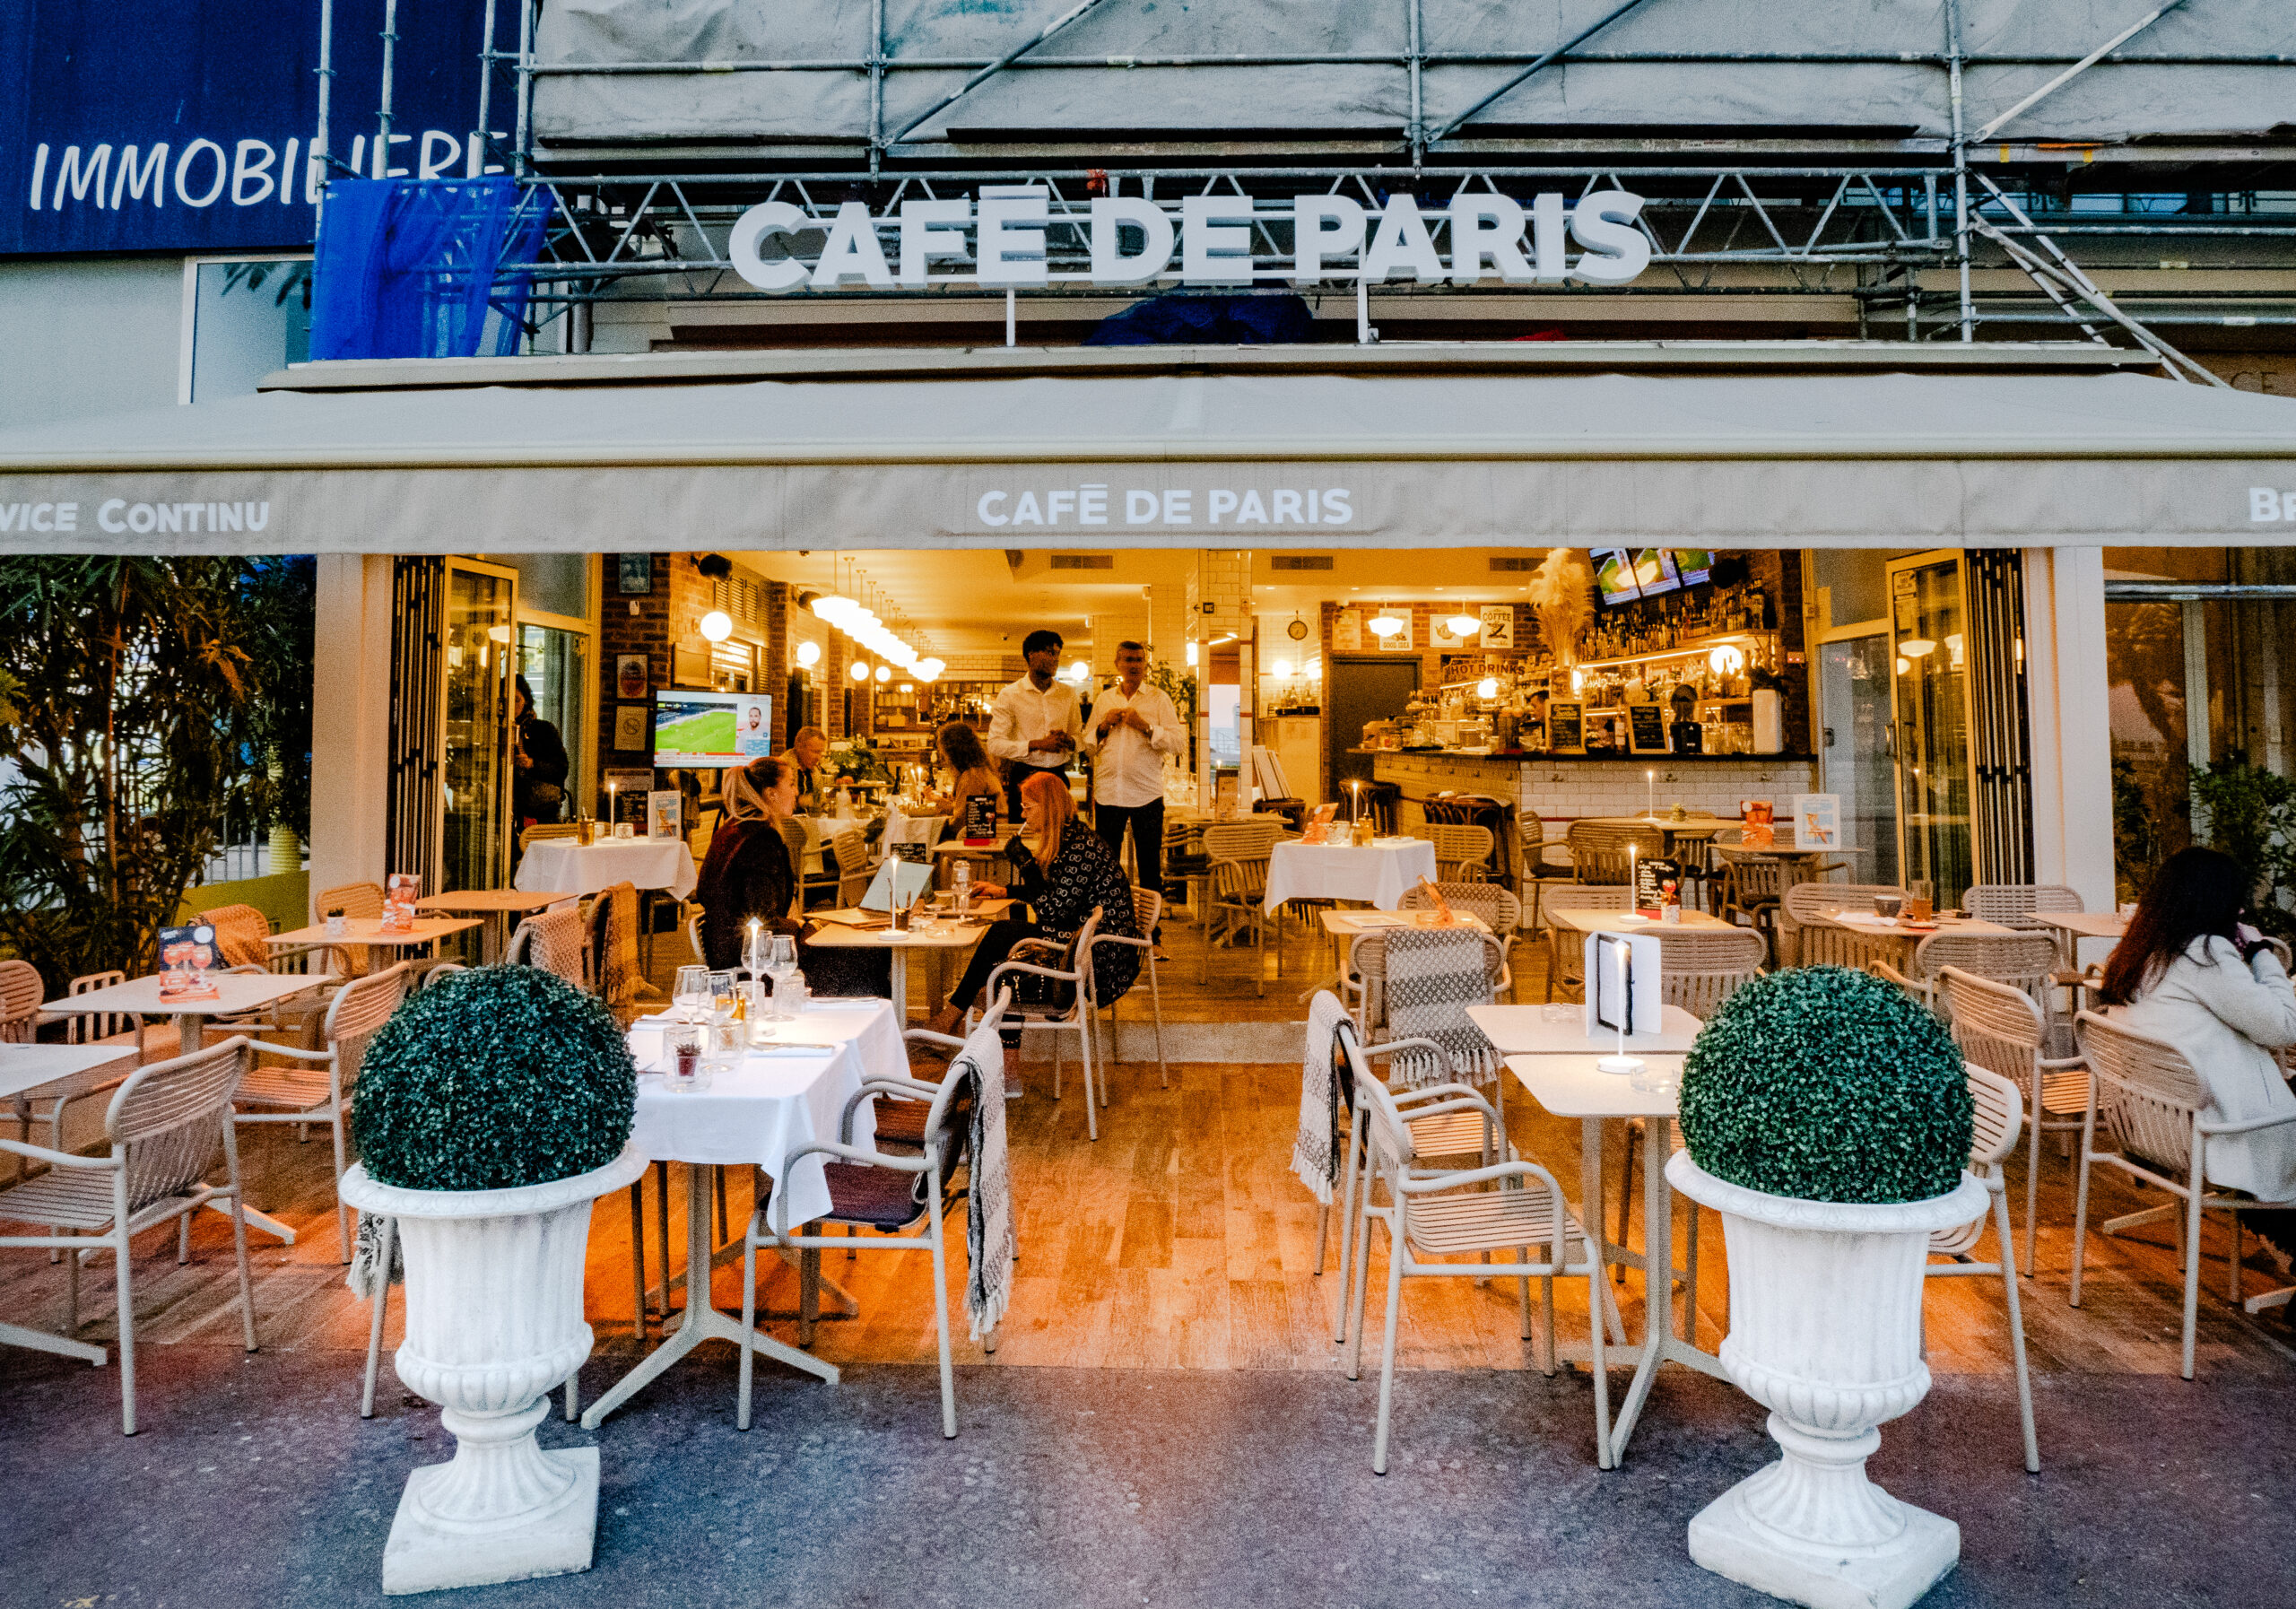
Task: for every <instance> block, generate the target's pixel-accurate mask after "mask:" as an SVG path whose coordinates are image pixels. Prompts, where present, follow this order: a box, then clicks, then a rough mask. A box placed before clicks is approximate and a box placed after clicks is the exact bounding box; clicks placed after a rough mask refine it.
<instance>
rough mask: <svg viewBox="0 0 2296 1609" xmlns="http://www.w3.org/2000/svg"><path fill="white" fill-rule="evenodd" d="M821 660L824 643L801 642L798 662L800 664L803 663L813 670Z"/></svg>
mask: <svg viewBox="0 0 2296 1609" xmlns="http://www.w3.org/2000/svg"><path fill="white" fill-rule="evenodd" d="M821 662H822V645H821V644H820V643H818V642H801V643H799V644H798V645H797V663H798V664H799V665H803V666H804V668H805V669H807V670H811V669H813V666H815V665H819V664H820V663H821Z"/></svg>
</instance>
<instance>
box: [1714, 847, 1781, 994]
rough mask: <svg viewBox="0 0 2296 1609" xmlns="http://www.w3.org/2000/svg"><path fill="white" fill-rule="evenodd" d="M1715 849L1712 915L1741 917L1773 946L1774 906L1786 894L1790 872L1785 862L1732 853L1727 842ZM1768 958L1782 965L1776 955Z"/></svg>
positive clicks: (1775, 935)
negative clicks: (1718, 869) (1717, 877)
mask: <svg viewBox="0 0 2296 1609" xmlns="http://www.w3.org/2000/svg"><path fill="white" fill-rule="evenodd" d="M1715 852H1716V854H1718V856H1720V857H1721V859H1722V883H1721V887H1720V890H1719V891H1718V893H1717V894H1716V896H1715V900H1714V914H1715V915H1716V916H1718V917H1720V918H1722V919H1723V920H1724V921H1726V922H1736V921H1738V920H1740V919H1741V918H1743V919H1744V922H1745V924H1746V926H1749V927H1752V928H1753V929H1754V930H1755V931H1756V932H1758V933H1760V934H1761V935H1762V942H1763V944H1765V945H1769V946H1771V947H1773V948H1774V947H1775V945H1776V944H1777V939H1778V907H1779V902H1780V901H1781V900H1784V899H1785V897H1786V890H1787V886H1788V883H1787V878H1788V876H1790V875H1791V873H1790V870H1789V867H1788V863H1787V862H1786V861H1782V860H1779V859H1778V858H1777V857H1774V856H1769V855H1761V854H1746V853H1737V852H1734V850H1733V848H1732V847H1731V846H1730V845H1727V844H1720V845H1717V846H1716V848H1715ZM1771 959H1772V961H1774V962H1776V963H1777V964H1779V965H1783V964H1784V962H1783V961H1782V959H1781V958H1779V957H1778V956H1776V955H1773V956H1772V958H1771Z"/></svg>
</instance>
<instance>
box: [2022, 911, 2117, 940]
mask: <svg viewBox="0 0 2296 1609" xmlns="http://www.w3.org/2000/svg"><path fill="white" fill-rule="evenodd" d="M2032 914H2033V920H2034V921H2036V922H2039V924H2040V925H2041V926H2044V927H2054V928H2056V929H2057V931H2058V932H2060V933H2074V934H2078V935H2080V936H2082V937H2083V938H2100V939H2105V938H2109V939H2118V938H2126V937H2127V936H2128V918H2126V917H2124V916H2122V915H2121V914H2120V912H2118V911H2117V910H2037V911H2035V912H2033V913H2032Z"/></svg>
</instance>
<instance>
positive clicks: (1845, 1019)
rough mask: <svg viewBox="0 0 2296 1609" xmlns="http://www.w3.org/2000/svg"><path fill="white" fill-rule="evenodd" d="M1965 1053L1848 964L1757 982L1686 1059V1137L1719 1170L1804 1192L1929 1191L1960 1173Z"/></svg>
mask: <svg viewBox="0 0 2296 1609" xmlns="http://www.w3.org/2000/svg"><path fill="white" fill-rule="evenodd" d="M1973 1118H1974V1109H1973V1108H1972V1106H1971V1103H1970V1092H1969V1084H1968V1083H1967V1077H1966V1074H1964V1072H1963V1071H1962V1063H1961V1051H1960V1049H1959V1048H1957V1047H1955V1045H1954V1044H1953V1041H1952V1039H1951V1038H1950V1037H1949V1036H1948V1035H1947V1033H1946V1032H1945V1030H1944V1027H1942V1026H1941V1025H1940V1024H1939V1023H1938V1021H1937V1019H1936V1018H1935V1017H1934V1016H1932V1015H1931V1014H1930V1013H1928V1012H1927V1011H1926V1010H1924V1009H1923V1008H1922V1007H1921V1006H1920V1005H1917V1004H1916V1003H1915V1002H1914V1001H1912V1000H1910V999H1909V998H1907V997H1906V996H1905V994H1904V993H1903V992H1902V991H1901V990H1900V989H1899V988H1897V987H1895V986H1894V985H1892V984H1888V983H1885V982H1883V980H1882V979H1881V978H1874V977H1872V976H1870V975H1868V974H1866V973H1864V972H1853V971H1851V970H1848V968H1845V967H1796V968H1792V969H1790V970H1787V971H1783V972H1778V973H1774V974H1772V975H1771V976H1770V977H1768V978H1757V979H1756V980H1755V981H1753V982H1752V983H1750V984H1748V985H1747V986H1746V987H1744V988H1742V989H1740V990H1739V991H1738V992H1737V993H1736V994H1735V995H1733V996H1730V998H1729V999H1728V1000H1726V1001H1725V1002H1724V1003H1723V1005H1722V1007H1721V1009H1720V1010H1719V1011H1717V1012H1716V1013H1714V1015H1713V1016H1712V1017H1711V1018H1709V1020H1708V1022H1707V1023H1706V1026H1705V1027H1704V1028H1702V1029H1700V1031H1699V1035H1698V1039H1697V1040H1696V1041H1695V1042H1694V1043H1693V1044H1692V1047H1691V1052H1690V1058H1689V1060H1688V1061H1686V1062H1685V1063H1684V1064H1683V1089H1682V1126H1683V1143H1684V1144H1687V1145H1688V1146H1689V1147H1690V1155H1691V1160H1692V1161H1694V1162H1696V1163H1697V1164H1698V1165H1699V1166H1700V1167H1701V1168H1703V1169H1705V1170H1707V1171H1708V1172H1709V1173H1711V1174H1713V1175H1714V1176H1715V1177H1716V1178H1726V1179H1728V1180H1729V1181H1730V1182H1731V1183H1732V1184H1735V1185H1744V1187H1747V1188H1748V1189H1750V1190H1761V1191H1765V1192H1767V1193H1768V1194H1770V1195H1772V1196H1797V1197H1799V1198H1800V1199H1802V1200H1805V1201H1850V1202H1865V1203H1875V1202H1892V1201H1926V1200H1927V1199H1928V1198H1929V1197H1931V1196H1943V1195H1944V1194H1945V1193H1946V1192H1947V1191H1949V1190H1951V1189H1952V1188H1953V1187H1954V1186H1955V1185H1957V1184H1959V1183H1960V1182H1961V1170H1962V1168H1963V1167H1964V1166H1965V1165H1967V1163H1968V1161H1969V1154H1970V1126H1971V1124H1972V1121H1973Z"/></svg>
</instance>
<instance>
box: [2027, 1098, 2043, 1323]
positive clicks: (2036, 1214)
mask: <svg viewBox="0 0 2296 1609" xmlns="http://www.w3.org/2000/svg"><path fill="white" fill-rule="evenodd" d="M2026 1110H2027V1111H2029V1112H2031V1114H2032V1119H2033V1121H2032V1125H2031V1127H2032V1135H2031V1144H2030V1148H2029V1150H2028V1152H2027V1155H2026V1158H2025V1277H2026V1278H2027V1279H2031V1278H2032V1277H2033V1248H2034V1243H2035V1242H2036V1241H2037V1240H2038V1239H2039V1237H2040V1200H2041V1121H2042V1113H2041V1075H2040V1071H2039V1068H2035V1069H2034V1072H2033V1098H2032V1104H2031V1106H2029V1107H2027V1108H2026Z"/></svg>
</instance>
